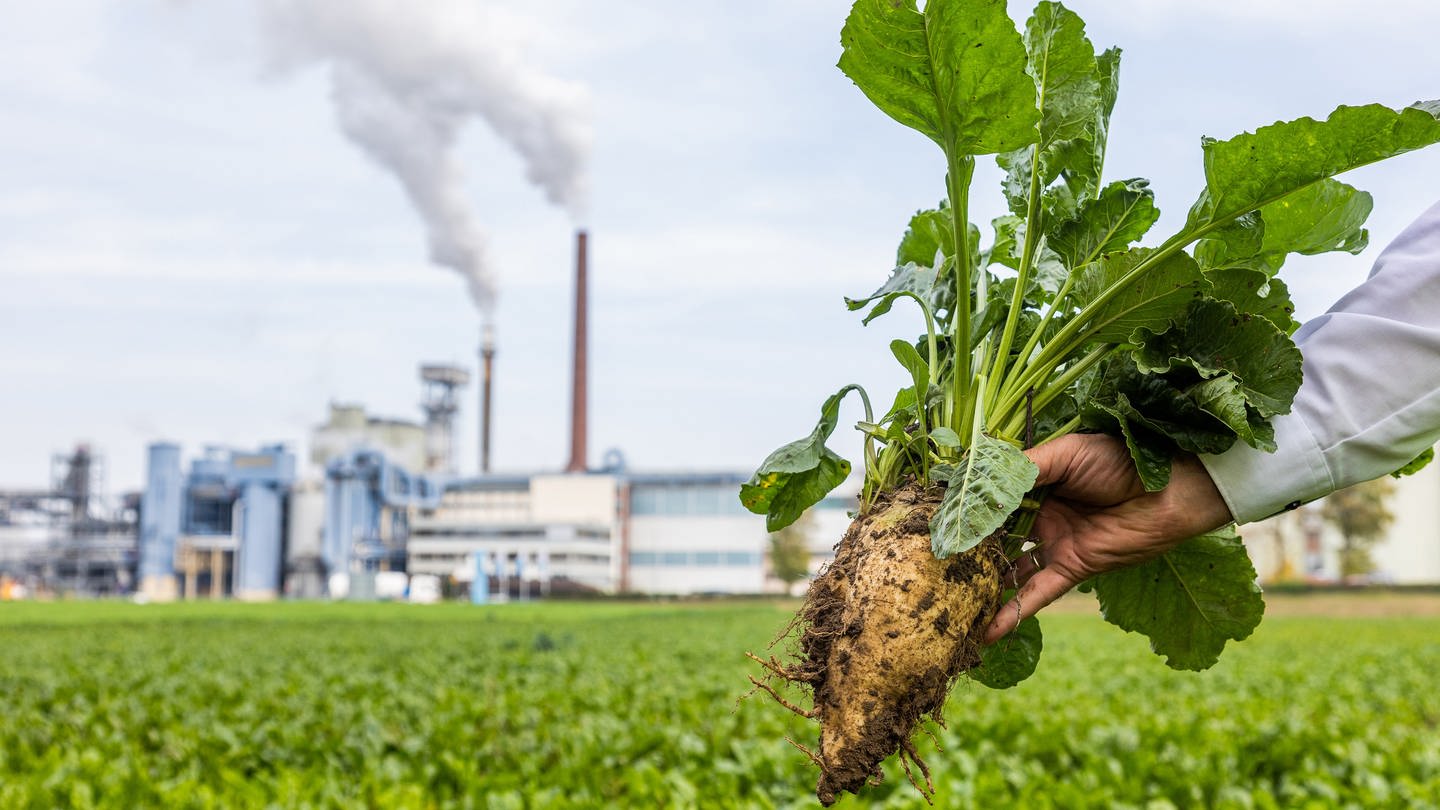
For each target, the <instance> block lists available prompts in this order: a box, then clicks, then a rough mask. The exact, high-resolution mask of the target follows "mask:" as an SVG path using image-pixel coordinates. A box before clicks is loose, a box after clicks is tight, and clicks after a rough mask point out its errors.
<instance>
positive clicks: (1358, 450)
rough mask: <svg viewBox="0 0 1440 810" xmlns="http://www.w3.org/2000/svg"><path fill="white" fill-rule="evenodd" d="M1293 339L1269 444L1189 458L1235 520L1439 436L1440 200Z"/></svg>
mask: <svg viewBox="0 0 1440 810" xmlns="http://www.w3.org/2000/svg"><path fill="white" fill-rule="evenodd" d="M1292 283H1298V282H1292ZM1295 342H1296V343H1297V344H1299V346H1300V350H1301V352H1302V353H1303V354H1304V369H1305V377H1304V382H1303V383H1302V384H1301V386H1300V391H1299V393H1298V394H1297V395H1296V397H1295V405H1294V408H1293V409H1292V410H1291V412H1290V413H1289V414H1286V415H1284V416H1279V417H1276V418H1275V420H1274V424H1275V441H1276V444H1278V445H1279V449H1278V450H1277V451H1276V452H1275V453H1273V454H1271V453H1265V452H1262V451H1259V450H1255V449H1253V448H1251V447H1249V446H1248V445H1245V444H1243V443H1240V442H1237V443H1236V445H1235V447H1234V448H1232V449H1231V450H1229V451H1227V452H1225V453H1221V454H1219V455H1214V456H1201V459H1200V460H1201V462H1202V463H1203V464H1204V465H1205V467H1206V469H1208V470H1209V471H1210V476H1211V477H1212V478H1213V479H1214V480H1215V485H1216V486H1217V487H1218V488H1219V490H1220V494H1221V496H1223V497H1224V498H1225V502H1226V503H1227V504H1229V506H1230V512H1231V514H1233V515H1234V516H1235V519H1236V521H1237V522H1239V523H1248V522H1250V521H1254V520H1259V519H1261V518H1264V517H1269V516H1270V515H1273V514H1275V513H1277V512H1280V511H1283V510H1285V509H1294V508H1295V507H1297V506H1299V505H1300V504H1301V503H1305V502H1307V501H1311V500H1314V499H1316V498H1319V497H1322V496H1324V495H1328V494H1329V493H1331V492H1334V491H1335V490H1337V489H1342V488H1344V487H1347V486H1350V485H1351V484H1357V483H1360V482H1361V481H1368V480H1370V479H1372V478H1377V477H1379V476H1381V475H1384V474H1386V473H1389V472H1392V471H1394V470H1396V469H1398V468H1400V467H1401V466H1403V465H1405V464H1406V463H1407V462H1409V461H1410V460H1411V459H1413V458H1414V457H1415V456H1417V455H1419V454H1420V453H1421V452H1423V451H1424V450H1425V449H1426V448H1427V447H1431V446H1433V445H1434V444H1435V443H1436V442H1437V441H1440V204H1436V205H1435V206H1433V207H1432V208H1430V210H1428V211H1426V212H1425V213H1424V214H1423V215H1421V217H1420V218H1419V219H1417V220H1416V221H1415V222H1413V223H1411V224H1410V226H1409V227H1407V228H1406V229H1405V230H1404V231H1403V232H1401V234H1400V235H1399V236H1398V237H1396V239H1395V241H1394V242H1392V243H1390V245H1389V246H1387V247H1386V248H1385V250H1384V251H1383V252H1382V253H1381V254H1380V257H1379V258H1378V259H1377V260H1376V261H1375V267H1374V269H1373V270H1372V271H1371V273H1370V277H1369V279H1367V280H1366V281H1365V282H1364V283H1363V284H1361V285H1360V286H1359V287H1356V288H1355V289H1354V290H1352V291H1351V292H1349V293H1348V294H1346V295H1345V296H1344V297H1343V298H1341V299H1340V300H1339V301H1337V302H1336V303H1335V305H1334V306H1332V307H1331V308H1330V311H1329V312H1327V313H1325V314H1324V315H1321V316H1320V317H1318V318H1316V319H1314V320H1312V321H1309V322H1308V323H1306V324H1305V325H1304V326H1302V327H1300V329H1299V330H1298V331H1297V332H1296V333H1295Z"/></svg>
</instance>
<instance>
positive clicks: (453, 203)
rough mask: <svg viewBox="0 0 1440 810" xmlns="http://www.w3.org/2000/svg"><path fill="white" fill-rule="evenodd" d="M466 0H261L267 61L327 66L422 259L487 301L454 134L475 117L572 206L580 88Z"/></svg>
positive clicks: (578, 191)
mask: <svg viewBox="0 0 1440 810" xmlns="http://www.w3.org/2000/svg"><path fill="white" fill-rule="evenodd" d="M484 5H485V4H483V3H478V2H474V0H423V2H416V1H415V0H343V1H340V2H332V0H262V2H261V4H260V8H261V24H262V30H263V32H264V35H265V39H266V42H267V43H268V44H269V45H270V46H271V50H272V53H271V55H270V56H271V62H270V67H271V68H272V69H273V70H274V71H275V72H276V73H277V74H279V75H288V74H291V73H294V72H297V71H299V70H301V69H304V68H306V67H309V66H313V65H321V66H324V67H325V68H326V69H328V70H329V73H330V81H331V96H332V99H333V101H334V103H335V113H336V116H337V118H338V119H339V123H340V128H341V129H342V130H343V131H344V133H345V134H346V136H347V137H349V138H350V140H352V141H354V142H355V144H356V145H358V146H359V147H360V148H361V149H363V150H364V151H365V153H366V154H368V155H369V156H370V157H371V158H373V159H374V160H375V162H376V163H379V164H380V165H381V166H383V167H384V168H385V169H387V170H389V171H390V172H392V173H393V174H394V175H395V177H396V178H397V179H398V180H399V181H400V183H401V185H402V186H403V187H404V188H405V193H406V195H408V196H409V198H410V201H411V202H412V203H413V204H414V206H415V209H416V211H417V212H419V214H420V216H421V218H422V219H423V220H424V222H425V227H426V231H427V238H428V242H429V249H430V259H431V261H433V262H435V263H436V264H439V265H442V266H445V267H449V268H453V269H454V270H456V271H457V272H459V273H460V275H461V276H463V277H464V278H465V280H466V282H467V284H468V285H469V288H470V296H471V298H473V299H474V301H475V305H476V307H478V308H479V310H480V312H481V314H482V317H484V318H485V319H486V320H488V319H489V317H490V314H491V313H492V311H493V308H494V304H495V294H496V281H495V275H494V272H493V270H492V269H491V268H490V266H489V265H488V263H487V260H486V250H485V236H484V232H483V231H482V230H481V228H480V227H479V225H478V223H477V222H476V218H475V214H474V211H473V209H472V207H471V205H470V204H469V202H468V201H467V199H466V195H465V184H464V173H463V172H462V171H461V167H460V165H459V163H458V161H457V160H456V158H455V154H454V151H455V141H456V138H457V137H458V135H459V133H460V131H461V129H462V128H463V127H464V126H465V125H466V124H467V123H469V122H470V121H471V120H474V119H477V118H478V119H480V120H482V121H484V122H485V123H486V124H488V125H489V127H490V129H492V130H493V131H494V132H495V133H496V134H497V135H499V136H500V137H501V138H502V139H504V140H505V141H506V142H507V143H509V144H510V146H512V147H513V148H514V149H515V151H516V152H518V153H519V154H520V156H521V158H522V159H523V160H524V162H525V166H526V177H527V178H528V179H529V180H530V182H532V183H534V184H535V185H537V186H539V187H540V188H541V189H542V190H543V191H544V192H545V196H546V197H547V198H548V199H549V200H550V202H552V203H554V204H556V205H560V206H563V207H565V208H566V209H567V210H568V211H569V212H570V213H571V215H572V217H574V218H576V219H579V218H580V217H582V216H583V214H584V207H585V197H586V172H585V169H586V157H587V152H588V148H589V142H590V130H589V119H588V116H587V114H586V107H587V103H586V102H587V94H586V92H585V90H584V88H583V87H582V86H580V85H578V84H576V83H574V82H569V81H565V80H561V79H557V78H555V77H552V76H548V75H545V74H543V73H541V72H538V71H536V70H534V69H532V68H529V67H527V66H526V65H525V64H524V63H523V60H522V59H521V57H520V55H519V53H518V52H517V50H516V47H515V44H514V38H513V37H511V36H509V35H508V34H509V28H508V26H507V21H506V20H505V19H504V18H502V17H500V16H498V15H497V14H496V13H495V12H494V11H487V10H486V9H484V8H483V6H484Z"/></svg>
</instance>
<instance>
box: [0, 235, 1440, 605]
mask: <svg viewBox="0 0 1440 810" xmlns="http://www.w3.org/2000/svg"><path fill="white" fill-rule="evenodd" d="M586 253H587V241H586V236H585V234H584V233H583V232H581V233H580V234H578V235H577V239H576V264H575V312H574V346H573V355H572V358H573V362H572V364H571V367H570V369H569V373H570V375H571V379H570V390H571V402H570V405H571V407H570V409H569V432H570V448H569V458H568V459H567V460H566V462H565V463H564V465H563V466H560V465H557V466H556V468H554V469H552V470H542V471H536V472H532V473H525V474H516V473H504V474H500V473H495V472H492V470H491V441H490V440H491V431H492V429H493V424H492V422H493V420H492V411H491V397H492V392H493V387H494V384H495V379H494V362H495V357H496V347H495V340H494V334H493V332H492V331H491V330H490V329H488V328H485V329H483V330H482V333H481V341H480V351H479V356H478V360H479V366H478V375H476V376H477V377H478V380H477V382H478V391H477V393H478V401H479V407H478V408H477V411H478V417H479V424H480V432H479V437H480V438H479V447H478V448H477V449H478V454H477V462H478V464H477V468H478V470H479V473H478V475H475V476H469V477H466V476H461V475H459V474H458V472H457V468H458V464H457V459H458V454H457V448H456V447H455V440H454V436H455V430H454V426H455V420H456V419H457V418H458V416H459V413H460V408H459V405H458V402H459V397H460V393H461V392H462V391H464V390H465V389H466V387H467V386H469V385H470V384H471V382H472V376H471V374H470V372H469V371H468V370H467V369H465V368H461V367H458V366H453V365H422V366H421V367H420V369H419V381H420V385H421V400H420V410H421V415H422V420H420V421H408V420H404V419H394V418H383V417H379V416H375V415H371V414H368V413H367V412H366V411H365V409H364V408H363V407H362V406H360V405H357V404H347V403H331V404H330V407H329V413H328V415H327V417H326V418H325V420H324V421H322V422H320V423H319V424H317V425H315V426H314V428H313V430H312V431H311V433H310V435H309V437H308V438H309V441H308V448H309V452H308V454H307V455H306V456H305V457H304V458H299V457H297V455H296V453H295V452H294V451H293V450H292V449H291V447H290V446H289V445H286V444H265V445H260V446H257V447H248V448H234V447H219V446H210V447H200V448H198V449H196V450H194V451H192V452H191V453H189V454H188V455H187V451H186V449H185V448H182V447H181V446H179V445H177V444H175V443H171V442H156V443H154V444H151V445H150V446H149V448H148V457H147V465H146V479H145V488H144V491H143V492H140V493H134V494H129V495H124V496H121V497H119V498H111V497H109V496H108V495H107V494H106V493H105V488H104V476H103V469H104V465H103V459H102V458H101V457H100V456H99V454H98V453H95V452H93V451H92V450H91V448H89V447H87V446H83V445H82V446H79V447H77V448H76V449H75V450H74V452H72V453H67V454H59V455H57V456H56V457H55V458H54V459H53V460H52V476H51V478H52V481H51V485H50V487H49V488H48V489H34V490H14V491H0V598H15V597H17V596H24V595H27V594H53V595H65V594H73V595H82V596H105V595H133V596H134V597H135V598H137V599H142V600H152V601H169V600H175V599H195V598H214V599H220V598H233V599H240V600H270V599H279V598H299V599H322V598H328V599H347V598H348V599H362V600H364V599H377V598H405V597H409V598H416V599H419V598H422V595H423V598H425V599H434V598H439V597H440V596H441V595H448V596H450V597H452V598H464V599H469V600H471V601H474V602H495V601H514V600H525V599H537V598H544V597H552V596H556V597H558V596H579V595H594V594H657V595H690V594H758V593H780V592H787V591H790V590H791V584H789V583H785V582H782V581H780V580H779V579H778V578H777V577H775V576H774V570H773V569H774V566H773V565H772V560H771V554H770V550H771V547H772V538H771V536H770V535H769V534H768V533H767V532H766V530H765V526H764V520H763V518H761V517H759V516H757V515H753V514H750V513H749V512H747V511H745V510H744V509H743V508H742V507H741V505H740V503H739V499H738V497H737V491H738V488H739V486H740V484H741V483H742V482H743V481H745V480H746V479H747V478H748V471H718V472H717V471H678V472H637V471H632V470H630V469H629V468H628V466H627V465H626V463H625V459H624V456H623V454H622V453H621V452H620V451H619V450H610V451H608V452H606V453H605V454H604V455H603V457H602V458H601V461H600V462H599V463H598V464H592V463H591V459H590V456H589V448H588V436H587V432H588V431H587V427H588V424H587V420H588V397H587V385H588V372H587V360H588V334H587V326H586V321H587V311H586V308H587V304H586V289H587V255H586ZM1437 486H1440V471H1437V470H1436V469H1430V470H1426V471H1423V472H1422V473H1421V474H1420V475H1418V476H1416V477H1415V478H1413V479H1409V480H1408V481H1407V482H1404V483H1402V485H1401V487H1400V490H1399V492H1398V504H1397V509H1396V512H1397V524H1396V530H1397V531H1396V532H1395V533H1394V534H1393V536H1403V535H1401V534H1399V532H1402V531H1403V532H1406V533H1409V534H1410V536H1412V537H1414V536H1420V534H1419V533H1418V532H1415V531H1414V530H1415V529H1416V528H1417V527H1419V526H1425V525H1430V526H1433V525H1434V520H1435V519H1436V518H1435V514H1434V512H1435V509H1436V507H1435V504H1436V503H1437V502H1440V501H1437V500H1436V499H1434V498H1433V497H1431V494H1432V493H1433V492H1434V491H1435V488H1436V487H1437ZM856 508H857V503H856V499H855V497H854V495H849V496H844V495H836V496H834V497H831V498H827V499H826V500H825V501H823V502H822V503H820V504H819V505H817V506H816V507H815V508H813V509H812V510H810V512H809V514H808V517H807V518H806V519H805V520H804V521H803V522H802V524H797V526H798V527H799V531H800V536H801V538H802V541H803V543H804V544H805V547H806V548H807V550H808V552H809V565H808V568H809V571H810V572H811V573H812V574H813V573H814V572H816V571H818V570H819V568H820V567H821V566H822V565H823V564H824V563H825V562H826V561H827V560H828V559H829V558H830V557H831V555H832V554H833V551H832V547H833V545H834V543H835V542H836V541H837V540H838V539H839V538H840V537H841V536H842V535H843V534H844V531H845V529H846V526H847V525H848V523H849V519H850V514H851V513H852V512H853V511H854V510H855V509H856ZM1287 520H1288V521H1290V522H1289V523H1286V522H1285V521H1287ZM1297 521H1300V522H1297ZM1246 534H1247V537H1248V542H1249V543H1250V548H1251V552H1252V556H1254V557H1255V561H1256V564H1257V570H1259V571H1260V574H1261V578H1262V581H1265V580H1270V581H1275V580H1282V579H1287V578H1298V579H1304V580H1308V581H1327V580H1328V581H1333V580H1334V579H1335V575H1334V573H1333V572H1334V570H1337V564H1338V563H1337V556H1336V551H1335V549H1336V548H1338V546H1339V541H1338V539H1337V538H1336V537H1335V536H1334V531H1333V529H1328V530H1327V529H1326V527H1324V526H1322V525H1321V523H1320V522H1319V521H1318V518H1317V517H1316V515H1315V514H1314V513H1312V512H1308V511H1306V510H1301V511H1300V512H1299V513H1296V514H1292V515H1290V516H1288V517H1285V518H1281V519H1280V520H1279V521H1272V522H1270V523H1266V524H1261V525H1259V526H1256V527H1252V528H1248V529H1247V532H1246ZM1427 536H1428V535H1427ZM1421 545H1422V544H1417V543H1413V542H1412V543H1396V542H1389V543H1385V544H1382V546H1380V547H1379V548H1378V549H1377V551H1376V555H1375V556H1376V560H1377V561H1378V563H1379V565H1380V567H1381V575H1380V578H1381V579H1382V580H1386V579H1388V581H1395V582H1401V583H1403V582H1434V581H1440V547H1433V548H1432V547H1430V546H1425V547H1423V548H1422V547H1421ZM1386 572H1390V573H1388V574H1387V573H1386Z"/></svg>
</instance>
